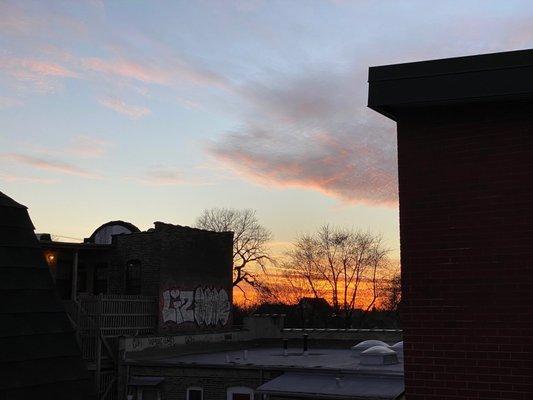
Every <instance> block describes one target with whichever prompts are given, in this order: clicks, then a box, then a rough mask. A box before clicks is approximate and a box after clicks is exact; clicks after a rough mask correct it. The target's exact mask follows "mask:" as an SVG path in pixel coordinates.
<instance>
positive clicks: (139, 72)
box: [81, 58, 169, 84]
mask: <svg viewBox="0 0 533 400" xmlns="http://www.w3.org/2000/svg"><path fill="white" fill-rule="evenodd" d="M81 65H82V67H83V68H84V69H87V70H89V71H94V72H99V73H102V74H107V75H115V76H120V77H122V78H127V79H135V80H138V81H141V82H144V83H158V84H165V83H168V81H169V76H168V72H166V71H164V70H161V69H156V68H152V67H149V66H146V65H143V64H140V63H135V62H133V61H127V60H104V59H101V58H87V59H84V60H83V61H82V62H81Z"/></svg>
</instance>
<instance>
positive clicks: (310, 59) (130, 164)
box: [0, 0, 533, 254]
mask: <svg viewBox="0 0 533 400" xmlns="http://www.w3.org/2000/svg"><path fill="white" fill-rule="evenodd" d="M532 17H533V3H531V2H530V1H512V0H506V1H491V0H484V1H464V0H462V1H440V2H432V1H400V0H395V1H388V0H381V1H379V0H378V1H364V0H357V1H342V0H337V1H333V0H331V1H261V0H252V1H235V2H230V1H196V2H193V1H168V2H162V1H150V2H140V1H109V2H107V1H97V0H93V1H79V2H70V1H68V2H59V1H36V2H30V1H16V2H15V1H13V2H11V1H0V190H1V191H3V192H5V193H6V194H8V195H10V196H12V197H14V198H15V199H16V200H18V201H20V202H22V203H24V204H26V205H27V206H28V207H29V208H30V213H31V216H32V219H33V221H34V224H35V225H36V228H37V230H38V231H41V232H51V233H54V234H56V235H62V236H68V237H74V238H83V237H87V236H89V235H90V233H91V232H92V230H93V229H94V228H95V227H96V226H98V225H99V224H101V223H103V222H106V221H107V220H111V219H124V220H128V221H130V222H132V223H134V224H136V225H138V226H139V227H140V228H142V229H146V228H149V227H150V226H151V224H152V222H153V221H156V220H163V221H166V222H171V223H177V224H183V225H190V224H193V223H194V220H195V218H196V217H197V216H198V215H199V214H200V212H201V211H202V210H203V209H204V208H209V207H215V206H218V207H236V208H253V209H256V210H257V213H258V216H259V218H260V220H261V222H262V223H263V224H264V225H265V226H267V227H269V228H270V229H271V230H272V232H273V235H274V240H275V242H276V243H277V244H276V245H279V246H280V247H283V244H284V243H286V242H290V241H291V240H292V239H293V238H294V237H295V235H297V234H299V233H303V232H308V231H313V230H315V229H316V228H317V227H318V226H320V225H321V224H324V223H332V224H336V225H341V226H347V227H356V228H362V229H370V230H372V231H374V232H377V233H381V234H383V236H384V239H385V242H386V243H387V245H388V246H389V248H391V249H392V250H393V252H394V253H395V254H397V253H398V248H399V239H398V212H397V193H396V192H397V190H396V154H395V151H396V148H395V146H396V142H395V127H394V124H392V123H391V122H390V121H388V120H386V119H385V118H383V117H381V116H379V115H377V114H376V113H374V112H372V111H371V110H369V109H367V108H366V96H367V82H366V81H367V69H368V67H369V66H371V65H380V64H391V63H398V62H405V61H414V60H423V59H432V58H444V57H452V56H461V55H468V54H477V53H485V52H495V51H505V50H513V49H522V48H528V47H531V45H532V44H533V29H532V28H531V23H530V22H531V20H532Z"/></svg>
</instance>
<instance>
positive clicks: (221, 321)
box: [161, 287, 231, 326]
mask: <svg viewBox="0 0 533 400" xmlns="http://www.w3.org/2000/svg"><path fill="white" fill-rule="evenodd" d="M162 298H163V303H162V308H161V318H162V320H163V322H164V323H165V322H174V323H176V324H177V325H180V324H183V323H186V322H192V323H196V324H198V325H205V326H217V325H226V324H227V323H228V319H229V316H230V312H231V304H230V301H229V296H228V292H226V290H225V289H215V288H209V287H198V288H196V289H195V290H181V289H177V288H173V289H167V290H164V291H163V293H162Z"/></svg>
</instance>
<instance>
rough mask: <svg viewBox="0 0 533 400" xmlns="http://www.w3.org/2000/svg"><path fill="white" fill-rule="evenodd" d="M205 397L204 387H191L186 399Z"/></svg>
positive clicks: (196, 399)
mask: <svg viewBox="0 0 533 400" xmlns="http://www.w3.org/2000/svg"><path fill="white" fill-rule="evenodd" d="M203 398H204V389H202V388H201V387H197V386H195V387H190V388H187V398H186V399H185V400H203Z"/></svg>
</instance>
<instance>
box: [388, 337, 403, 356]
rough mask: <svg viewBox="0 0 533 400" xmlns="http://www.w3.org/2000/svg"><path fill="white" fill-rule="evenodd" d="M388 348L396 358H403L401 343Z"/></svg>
mask: <svg viewBox="0 0 533 400" xmlns="http://www.w3.org/2000/svg"><path fill="white" fill-rule="evenodd" d="M390 348H391V349H392V350H394V351H395V352H396V354H398V357H400V358H403V341H402V342H398V343H396V344H394V345H392V346H390Z"/></svg>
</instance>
